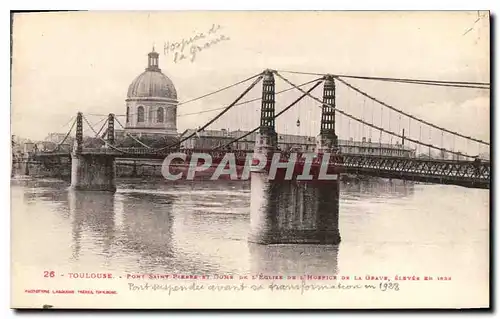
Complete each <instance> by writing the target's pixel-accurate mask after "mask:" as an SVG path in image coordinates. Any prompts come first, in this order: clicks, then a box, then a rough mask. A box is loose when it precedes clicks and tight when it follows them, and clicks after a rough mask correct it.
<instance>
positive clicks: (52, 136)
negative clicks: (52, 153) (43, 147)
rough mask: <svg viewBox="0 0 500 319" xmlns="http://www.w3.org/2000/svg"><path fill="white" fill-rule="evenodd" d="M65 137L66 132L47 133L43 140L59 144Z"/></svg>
mask: <svg viewBox="0 0 500 319" xmlns="http://www.w3.org/2000/svg"><path fill="white" fill-rule="evenodd" d="M65 137H66V133H49V135H47V137H46V138H45V141H47V142H52V143H56V144H59V143H61V142H62V141H63V140H64V138H65Z"/></svg>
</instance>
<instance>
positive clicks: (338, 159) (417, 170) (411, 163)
mask: <svg viewBox="0 0 500 319" xmlns="http://www.w3.org/2000/svg"><path fill="white" fill-rule="evenodd" d="M119 150H120V151H117V150H113V149H110V148H92V149H83V151H82V153H81V154H82V155H93V156H99V155H102V156H113V157H116V158H127V159H130V158H143V159H164V158H165V157H166V156H167V155H169V154H172V153H184V154H186V160H187V161H188V160H189V159H190V156H191V155H192V154H193V153H209V154H210V155H211V156H212V161H213V163H218V161H220V160H221V159H222V158H223V157H224V156H225V154H226V153H228V152H231V153H234V154H235V158H236V164H237V165H244V164H245V161H246V158H247V154H248V153H253V150H246V151H245V150H237V151H230V150H229V151H225V150H220V151H219V150H194V149H181V150H163V151H156V150H154V149H147V148H120V149H119ZM289 154H290V153H288V152H281V160H285V159H288V157H289ZM70 156H71V155H70V153H69V152H37V153H33V155H32V159H34V160H36V161H44V159H50V158H57V157H70ZM270 160H271V159H270V158H268V161H270ZM320 161H321V159H315V160H314V161H313V167H314V166H315V165H319V164H320ZM329 163H330V166H334V167H335V171H336V172H338V173H347V174H358V175H366V176H373V177H381V178H390V179H402V180H411V181H418V182H426V183H435V184H450V185H458V186H464V187H471V188H482V189H489V188H490V176H491V173H490V169H491V166H490V162H489V161H479V160H476V161H470V160H442V159H432V158H431V159H429V158H409V157H395V156H383V155H369V154H352V153H342V154H331V156H330V161H329ZM303 164H304V159H303V158H302V154H301V153H297V165H303Z"/></svg>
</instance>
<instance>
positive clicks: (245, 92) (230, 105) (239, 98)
mask: <svg viewBox="0 0 500 319" xmlns="http://www.w3.org/2000/svg"><path fill="white" fill-rule="evenodd" d="M262 77H263V75H262V74H260V76H259V77H258V78H257V79H255V81H253V83H252V84H251V85H250V86H249V87H248V88H246V90H245V91H243V93H241V94H240V95H239V96H238V98H236V100H234V101H233V103H231V104H229V105H228V106H227V107H226V108H225V109H224V110H223V111H222V112H220V113H219V114H217V116H215V117H214V118H213V119H211V120H210V121H208V122H207V123H206V124H205V125H203V126H202V127H200V128H198V129H197V130H195V131H194V132H193V133H191V134H189V135H188V136H186V137H184V138H183V139H181V140H179V141H177V142H175V143H172V144H170V145H167V146H165V147H162V148H158V149H155V150H156V151H162V150H165V149H169V148H172V147H174V146H177V145H180V144H181V143H182V142H184V141H186V140H188V139H190V138H191V137H193V136H194V135H196V134H198V133H199V132H201V131H203V130H204V129H205V128H207V127H208V126H209V125H211V124H212V123H213V122H215V121H217V120H218V119H219V118H220V117H221V116H222V115H224V114H225V113H226V112H227V111H229V110H230V109H231V108H232V107H233V106H234V105H235V104H236V103H238V101H239V100H241V99H242V98H243V97H244V96H245V95H246V94H247V93H248V92H249V91H250V90H251V89H253V87H254V86H255V85H257V83H259V81H260V80H261V79H262Z"/></svg>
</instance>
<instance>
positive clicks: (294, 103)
mask: <svg viewBox="0 0 500 319" xmlns="http://www.w3.org/2000/svg"><path fill="white" fill-rule="evenodd" d="M315 81H319V82H317V83H316V84H315V85H313V86H312V87H311V88H310V89H309V90H307V93H310V92H312V91H313V90H314V89H315V88H317V87H318V86H319V85H320V84H321V83H323V79H316V80H315ZM306 96H307V94H302V95H301V96H300V97H298V98H297V99H296V100H295V101H293V102H292V103H290V104H289V105H288V106H287V107H285V108H284V109H283V110H281V111H280V112H278V113H277V114H275V115H274V117H273V118H272V119H268V120H267V121H266V124H267V123H269V122H271V121H272V120H274V119H276V118H278V117H279V116H280V115H281V114H283V113H285V112H286V111H288V110H289V109H290V108H292V107H293V106H294V105H296V104H297V103H299V102H300V101H301V100H302V99H303V98H305V97H306ZM258 129H260V125H259V126H257V127H256V128H254V129H253V130H251V131H250V132H247V133H245V134H243V135H242V136H240V137H238V138H235V139H233V140H231V141H229V142H227V143H226V144H224V145H219V146H217V147H215V148H213V149H214V150H216V149H219V148H224V147H226V146H228V145H231V144H233V143H235V142H238V141H239V140H242V139H244V138H245V137H247V136H248V135H250V134H252V133H255V132H257V130H258Z"/></svg>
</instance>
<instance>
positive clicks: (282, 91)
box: [177, 79, 317, 117]
mask: <svg viewBox="0 0 500 319" xmlns="http://www.w3.org/2000/svg"><path fill="white" fill-rule="evenodd" d="M315 81H317V79H315V80H312V81H307V82H304V83H302V84H300V85H298V86H299V87H303V86H306V85H308V84H311V83H313V82H315ZM294 89H295V88H293V87H291V88H287V89H284V90H281V91H278V92H276V93H275V96H276V95H278V94H281V93H285V92H288V91H291V90H294ZM260 100H262V97H257V98H254V99H251V100H246V101H243V102H240V103H236V104H235V105H234V106H240V105H243V104H248V103H252V102H255V101H260ZM225 108H226V107H225V106H223V107H218V108H215V109H209V110H204V111H199V112H192V113H184V114H177V117H180V116H188V115H197V114H202V113H208V112H213V111H218V110H222V109H225Z"/></svg>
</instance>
